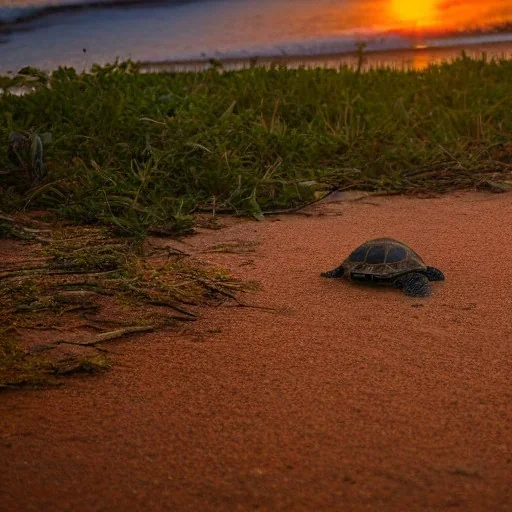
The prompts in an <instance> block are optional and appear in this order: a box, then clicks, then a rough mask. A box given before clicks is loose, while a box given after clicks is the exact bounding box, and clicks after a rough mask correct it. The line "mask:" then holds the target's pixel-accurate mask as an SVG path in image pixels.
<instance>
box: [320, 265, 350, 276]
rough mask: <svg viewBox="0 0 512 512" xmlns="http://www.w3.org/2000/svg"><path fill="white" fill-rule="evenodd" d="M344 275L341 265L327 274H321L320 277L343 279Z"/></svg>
mask: <svg viewBox="0 0 512 512" xmlns="http://www.w3.org/2000/svg"><path fill="white" fill-rule="evenodd" d="M344 274H345V269H344V268H343V265H340V266H339V267H336V268H335V269H334V270H329V272H322V273H321V274H320V275H321V276H322V277H343V275H344Z"/></svg>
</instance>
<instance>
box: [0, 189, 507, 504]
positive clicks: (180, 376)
mask: <svg viewBox="0 0 512 512" xmlns="http://www.w3.org/2000/svg"><path fill="white" fill-rule="evenodd" d="M348 199H351V197H350V196H348V197H345V196H341V197H340V196H337V197H332V198H331V200H330V202H328V203H326V204H319V205H316V206H314V207H310V208H309V209H307V210H305V211H304V213H303V214H298V215H289V216H282V217H279V218H269V219H268V220H266V221H264V222H261V223H256V222H253V221H247V220H234V219H226V220H225V221H224V223H225V225H226V227H225V228H224V229H221V230H218V231H209V230H204V231H203V232H202V233H201V234H200V235H199V236H196V237H191V238H188V239H187V240H186V244H187V247H188V249H189V250H190V251H193V252H195V253H197V254H199V253H200V251H202V250H204V249H207V248H212V247H213V246H215V245H216V244H220V243H229V242H237V243H238V242H244V243H247V242H253V243H254V244H253V245H251V244H245V245H240V247H239V250H240V252H236V253H216V252H204V253H202V256H203V257H204V258H206V259H207V260H208V261H210V262H212V263H215V264H218V265H224V266H226V267H229V268H230V269H231V270H232V272H233V273H234V274H235V275H237V276H239V277H241V278H244V279H250V280H256V281H259V282H260V284H261V291H259V292H251V293H249V294H247V296H246V297H245V300H246V301H247V302H250V303H251V304H254V305H259V306H265V307H269V308H273V309H272V310H266V309H257V308H235V307H231V308H226V307H219V308H211V309H206V310H204V312H203V318H202V319H201V320H199V321H198V322H196V323H194V324H193V325H190V324H187V325H186V326H185V327H183V329H182V330H181V331H179V332H176V333H172V334H165V335H163V334H162V333H154V334H150V335H147V336H144V337H140V338H132V339H130V340H124V341H120V342H113V343H112V344H110V345H109V348H110V349H111V350H112V351H113V352H114V354H115V356H114V358H115V360H116V362H117V365H116V366H115V367H114V368H113V369H112V370H111V371H110V372H108V373H106V374H103V375H101V376H98V377H73V378H71V379H69V380H67V381H66V384H65V386H63V387H60V388H56V389H50V390H42V391H22V392H7V393H3V394H1V395H0V461H1V463H0V468H1V470H0V496H1V498H2V499H1V501H2V505H1V508H2V510H3V511H6V512H7V511H8V512H10V511H16V512H21V511H29V510H30V511H32V510H34V511H52V512H57V511H67V510H69V511H88V512H90V511H107V510H108V511H114V510H115V511H117V510H123V511H124V510H130V511H152V510H173V511H182V510H184V511H188V510H190V511H210V510H211V511H217V510H255V509H258V510H268V511H275V510H294V511H296V510H297V511H309V510H311V511H313V510H314V511H317V510H336V511H338V510H339V511H341V510H343V511H351V510H354V511H359V510H365V511H366V510H368V511H410V510H414V511H418V510H425V511H427V510H428V511H433V510H445V509H450V510H452V509H455V510H463V511H465V512H466V511H473V510H474V511H484V510H485V511H502V510H503V511H505V510H507V511H509V510H510V509H511V506H512V485H511V482H512V386H511V375H512V359H511V349H512V320H511V318H512V317H511V312H510V310H511V306H512V299H511V287H512V264H511V256H510V254H511V253H510V247H511V246H512V224H511V222H510V221H511V219H512V195H511V194H497V195H493V194H482V193H478V194H477V193H459V194H456V195H450V196H444V197H442V198H434V199H415V198H407V197H387V198H384V197H369V198H363V199H361V200H358V201H353V200H348ZM352 199H354V197H352ZM384 235H385V236H392V237H396V238H398V239H400V240H403V241H404V242H406V243H409V244H410V245H411V246H412V247H414V248H415V249H416V250H417V251H418V252H419V253H420V254H421V255H422V256H423V257H424V259H425V260H426V261H427V263H428V264H430V265H434V266H437V267H439V268H441V269H442V270H443V271H444V272H445V274H446V277H447V280H446V281H445V282H444V283H434V290H433V294H432V296H431V297H429V298H427V299H414V298H409V297H407V296H405V295H404V294H402V293H400V292H399V291H397V290H390V289H374V288H367V287H362V286H357V285H352V284H350V283H348V282H346V281H337V280H326V279H322V278H320V277H319V273H320V272H321V271H324V270H327V269H330V268H332V267H333V266H335V265H337V264H338V263H339V262H340V260H341V259H342V258H343V257H344V256H345V255H346V254H347V253H348V252H349V251H350V250H351V249H352V248H354V247H355V246H357V245H358V244H359V243H361V242H363V241H364V240H366V239H368V238H373V237H377V236H384ZM251 251H253V252H251Z"/></svg>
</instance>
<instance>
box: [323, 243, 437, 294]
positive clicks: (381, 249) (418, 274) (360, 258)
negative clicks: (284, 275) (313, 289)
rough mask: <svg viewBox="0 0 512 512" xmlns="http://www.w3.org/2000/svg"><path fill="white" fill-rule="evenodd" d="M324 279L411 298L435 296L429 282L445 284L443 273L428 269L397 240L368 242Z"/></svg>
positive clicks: (416, 255)
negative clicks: (383, 287) (376, 287)
mask: <svg viewBox="0 0 512 512" xmlns="http://www.w3.org/2000/svg"><path fill="white" fill-rule="evenodd" d="M321 276H322V277H334V278H340V277H345V278H347V279H349V280H350V281H353V282H356V283H368V284H374V285H388V286H394V287H395V288H398V289H400V290H403V291H404V292H405V293H406V294H407V295H409V296H411V297H427V296H428V295H430V294H431V292H432V288H431V286H430V283H429V281H444V274H443V272H441V270H439V269H437V268H435V267H428V266H427V265H426V264H425V263H424V261H423V260H422V259H421V258H420V256H419V255H418V254H417V253H416V252H414V251H413V250H412V249H411V248H410V247H409V246H407V245H406V244H404V243H402V242H399V241H398V240H395V239H393V238H376V239H374V240H369V241H367V242H365V243H364V244H362V245H360V246H359V247H358V248H357V249H355V250H354V251H352V252H351V253H350V255H349V256H348V257H347V258H346V259H345V261H343V263H342V264H341V265H340V266H338V267H336V268H335V269H333V270H330V271H328V272H322V274H321Z"/></svg>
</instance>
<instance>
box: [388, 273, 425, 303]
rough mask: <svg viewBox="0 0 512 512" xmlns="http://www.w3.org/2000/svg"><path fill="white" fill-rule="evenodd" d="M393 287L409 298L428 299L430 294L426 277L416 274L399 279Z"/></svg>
mask: <svg viewBox="0 0 512 512" xmlns="http://www.w3.org/2000/svg"><path fill="white" fill-rule="evenodd" d="M395 286H396V287H397V288H400V289H401V290H403V291H404V292H405V293H406V294H407V295H409V297H428V296H429V295H430V294H431V293H432V288H431V286H430V283H429V282H428V278H427V276H425V275H423V274H420V273H418V272H413V273H412V274H406V275H405V276H402V277H399V278H398V279H397V280H396V281H395Z"/></svg>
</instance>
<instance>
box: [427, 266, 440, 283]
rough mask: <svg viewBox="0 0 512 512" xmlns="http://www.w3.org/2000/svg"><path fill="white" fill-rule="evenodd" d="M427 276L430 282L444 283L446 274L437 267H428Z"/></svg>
mask: <svg viewBox="0 0 512 512" xmlns="http://www.w3.org/2000/svg"><path fill="white" fill-rule="evenodd" d="M426 275H427V278H428V280H429V281H444V274H443V273H442V272H441V271H440V270H439V269H438V268H435V267H427V271H426Z"/></svg>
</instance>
